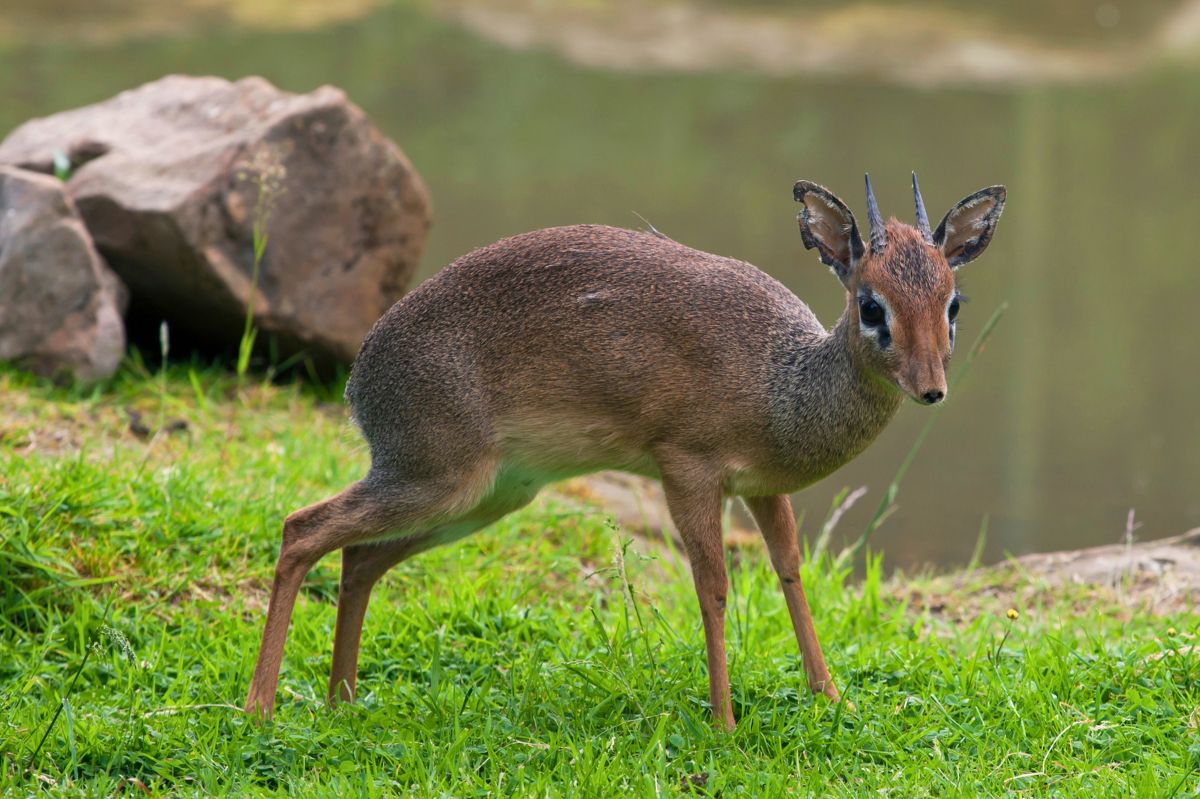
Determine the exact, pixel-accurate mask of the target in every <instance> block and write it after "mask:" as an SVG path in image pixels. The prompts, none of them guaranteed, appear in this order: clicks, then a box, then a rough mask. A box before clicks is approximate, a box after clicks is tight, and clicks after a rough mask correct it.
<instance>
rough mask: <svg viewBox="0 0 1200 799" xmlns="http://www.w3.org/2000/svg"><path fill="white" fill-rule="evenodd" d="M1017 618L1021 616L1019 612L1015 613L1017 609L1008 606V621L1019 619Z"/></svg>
mask: <svg viewBox="0 0 1200 799" xmlns="http://www.w3.org/2000/svg"><path fill="white" fill-rule="evenodd" d="M1019 618H1021V614H1020V613H1017V609H1016V608H1009V609H1008V620H1009V621H1016V620H1017V619H1019Z"/></svg>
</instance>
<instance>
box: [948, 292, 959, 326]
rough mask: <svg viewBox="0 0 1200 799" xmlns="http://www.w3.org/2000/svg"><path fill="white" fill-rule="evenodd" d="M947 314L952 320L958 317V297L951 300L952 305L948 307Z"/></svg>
mask: <svg viewBox="0 0 1200 799" xmlns="http://www.w3.org/2000/svg"><path fill="white" fill-rule="evenodd" d="M946 316H948V317H949V318H950V321H951V322H953V321H954V320H955V319H957V318H958V297H955V298H954V299H952V300H950V307H949V308H947V309H946Z"/></svg>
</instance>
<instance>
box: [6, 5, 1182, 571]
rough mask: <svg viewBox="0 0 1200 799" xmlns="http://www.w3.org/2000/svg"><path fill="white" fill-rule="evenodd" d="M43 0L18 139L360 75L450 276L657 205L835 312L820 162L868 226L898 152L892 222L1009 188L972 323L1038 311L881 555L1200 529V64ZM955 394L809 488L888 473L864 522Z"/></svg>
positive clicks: (962, 398)
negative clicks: (920, 82) (919, 206)
mask: <svg viewBox="0 0 1200 799" xmlns="http://www.w3.org/2000/svg"><path fill="white" fill-rule="evenodd" d="M59 5H62V6H64V8H65V7H69V6H71V5H72V4H71V3H63V2H60V3H59ZM765 5H769V4H765ZM17 6H21V3H20V2H18V3H17ZM17 6H14V8H15V7H17ZM147 7H149V6H147ZM34 8H40V4H36V3H33V2H29V3H28V4H27V8H26V11H27V12H28V13H27V14H26V16H25V17H20V15H19V14H18V15H17V17H19V19H20V22H21V26H23V27H20V26H18V28H17V30H18V31H19V32H20V33H21V34H22V35H21V36H15V35H10V36H8V37H5V35H4V31H5V26H4V25H3V24H0V100H2V102H0V131H7V130H9V129H10V128H12V127H14V126H15V125H17V124H18V123H19V122H21V121H22V120H24V119H26V118H29V117H31V116H37V115H44V114H47V113H51V112H54V111H57V110H61V109H65V108H70V107H74V106H77V105H81V104H84V103H88V102H94V101H98V100H101V99H104V98H107V97H109V96H111V95H112V94H114V93H116V92H118V91H120V90H122V89H125V88H129V87H132V86H135V85H138V84H140V83H142V82H145V81H149V80H153V79H155V78H158V77H160V76H161V75H163V74H165V73H168V72H185V73H193V74H217V75H223V76H226V77H230V78H236V77H241V76H244V75H249V74H260V75H263V76H265V77H267V78H268V79H269V80H271V81H273V82H274V83H276V84H277V85H279V86H282V87H284V88H287V89H291V90H295V91H307V90H310V89H311V88H313V87H315V86H317V85H320V84H322V83H333V84H336V85H338V86H341V87H343V88H344V89H345V90H346V91H347V92H348V94H349V95H350V97H351V98H353V99H354V100H355V101H356V102H358V103H359V104H360V105H361V106H363V107H364V108H365V109H366V110H367V112H368V113H369V114H370V115H371V116H372V118H373V119H374V120H375V121H376V123H377V124H378V125H379V126H380V127H381V128H382V129H383V130H384V131H385V132H387V133H388V134H389V135H391V136H393V137H394V138H395V139H396V140H397V141H398V142H399V143H400V144H401V146H402V147H403V148H404V150H405V151H406V152H407V153H408V155H409V156H410V157H411V158H412V159H413V161H414V163H415V164H416V165H417V167H418V169H419V170H420V171H421V173H422V174H423V176H424V177H425V179H426V181H427V182H428V184H429V186H430V189H431V191H432V194H433V198H434V203H435V214H436V216H435V225H434V229H433V233H432V235H431V238H430V241H429V244H428V247H427V249H426V254H425V258H424V265H423V268H422V275H423V276H424V275H428V274H431V273H432V272H433V271H435V270H436V269H437V268H439V267H441V266H442V265H444V264H446V263H448V262H449V261H451V260H453V258H455V257H456V256H458V255H460V254H462V253H463V252H466V251H467V250H469V249H471V248H473V247H476V246H479V245H482V244H486V243H489V242H491V241H493V240H495V239H497V238H500V237H503V236H506V235H510V234H513V233H518V232H521V231H525V230H530V229H534V228H538V227H546V226H551V225H559V224H568V223H575V222H598V223H607V224H615V225H623V226H629V227H639V226H641V224H642V223H641V222H640V221H639V219H638V218H637V216H635V215H634V212H637V213H639V214H641V215H643V216H644V217H646V218H647V219H649V220H650V221H651V222H652V223H653V224H654V225H655V226H656V227H658V228H659V229H661V230H663V231H665V232H667V233H668V234H670V235H671V236H672V237H674V238H676V239H678V240H680V241H682V242H684V243H687V244H689V245H692V246H695V247H698V248H701V249H706V250H710V251H712V252H717V253H721V254H725V255H732V256H736V257H739V258H743V259H745V260H748V261H751V262H752V263H755V264H757V265H759V266H760V267H762V268H763V269H766V270H767V271H769V272H770V273H771V274H773V275H775V276H777V277H778V278H780V279H781V280H782V281H783V282H784V283H786V284H787V285H788V286H789V287H790V288H792V289H793V290H794V291H796V292H797V294H799V295H800V296H801V297H802V298H803V299H805V300H806V301H807V302H808V303H809V305H810V306H812V308H813V309H814V310H815V311H816V313H817V314H818V316H820V317H821V318H822V320H823V321H825V322H826V323H827V324H831V323H832V322H833V320H834V319H835V318H836V316H837V315H838V314H839V313H840V311H841V307H842V296H841V292H840V287H839V284H838V283H837V281H836V280H835V279H834V278H833V277H832V276H831V275H830V274H829V273H828V271H827V270H826V269H825V268H824V267H823V266H821V265H820V263H819V262H818V261H817V259H816V258H815V256H813V255H812V254H811V253H808V252H806V251H804V249H803V247H802V245H801V243H800V236H799V232H798V230H797V228H796V224H795V221H794V215H795V208H794V204H793V202H792V200H791V185H792V183H793V182H794V181H795V180H796V179H797V178H801V177H804V178H808V179H811V180H815V181H817V182H819V183H823V184H825V185H827V186H830V187H831V188H833V189H834V190H835V191H836V192H838V193H839V194H841V195H842V196H843V197H844V198H845V199H846V200H847V201H848V202H849V203H850V204H851V206H852V207H853V208H855V209H856V211H857V212H858V213H859V215H860V218H861V216H863V211H862V210H861V209H862V206H863V200H862V196H861V189H860V186H861V180H862V173H863V171H864V170H869V171H870V172H871V174H872V177H873V179H874V182H875V184H876V191H877V193H878V195H879V199H880V203H881V205H882V206H883V208H884V211H885V213H892V214H895V215H897V216H899V217H901V218H903V219H911V217H912V206H911V199H910V195H909V189H908V184H907V181H908V173H909V170H911V169H916V170H917V171H918V173H919V175H920V177H921V185H922V189H923V192H924V195H925V199H926V203H927V204H928V205H929V211H930V215H931V216H933V217H934V219H935V220H936V219H937V218H939V217H940V215H941V214H942V213H943V212H944V211H945V210H946V209H947V208H948V207H949V206H950V205H951V204H952V203H954V202H956V201H957V200H958V199H960V198H961V197H963V196H965V195H966V194H968V193H970V192H972V191H974V190H975V189H978V188H980V187H982V186H986V185H990V184H992V183H1005V184H1007V186H1008V189H1009V205H1008V210H1007V211H1006V213H1005V216H1004V218H1003V219H1002V221H1001V223H1000V226H999V229H998V232H997V234H996V238H995V240H994V242H993V244H992V246H991V247H990V249H989V251H988V252H987V253H986V254H985V255H984V256H983V257H982V258H981V259H980V260H979V261H977V262H975V263H972V264H970V265H968V266H966V267H964V268H963V271H962V278H963V285H964V288H965V291H966V293H967V295H968V296H969V297H970V299H971V302H970V304H969V305H967V306H966V307H965V308H964V310H963V313H962V316H961V322H960V328H959V338H960V342H962V343H964V344H965V343H967V342H970V341H972V340H973V339H974V337H975V335H976V334H977V332H978V330H979V328H980V326H981V325H982V324H983V322H984V321H985V320H986V319H987V318H988V316H990V315H991V313H992V311H993V310H994V309H995V308H996V307H997V306H998V305H999V304H1000V303H1001V302H1008V303H1009V304H1010V310H1009V312H1008V313H1007V315H1006V316H1005V318H1004V320H1003V321H1002V322H1001V324H1000V326H999V328H998V329H997V331H996V333H995V335H994V336H993V338H992V341H991V343H990V344H989V346H988V348H987V349H986V351H985V352H984V353H983V354H982V356H981V357H980V358H979V360H978V362H977V364H976V366H975V369H974V371H973V372H972V374H971V376H970V379H969V380H968V381H967V382H966V384H965V385H964V386H963V387H962V388H961V389H960V390H959V391H958V392H957V395H956V396H954V397H953V398H952V399H951V402H950V404H949V405H948V406H947V407H946V409H945V412H944V414H943V417H942V419H941V420H940V421H939V423H938V425H937V426H936V427H935V429H934V430H933V433H932V435H931V436H930V438H929V440H928V442H927V445H926V447H925V449H924V450H923V451H922V452H921V454H920V456H919V458H918V460H917V461H916V463H915V465H914V467H913V468H912V470H911V471H910V473H909V475H908V477H907V479H906V480H905V482H904V484H903V487H902V489H901V492H900V494H899V498H898V501H899V505H900V507H899V510H898V511H897V512H896V513H895V514H894V515H893V516H891V517H890V518H889V519H888V521H887V522H886V524H885V525H884V527H883V528H882V529H881V530H880V531H879V533H878V535H877V538H876V546H878V547H879V548H882V549H883V550H884V551H885V553H886V555H887V557H888V559H889V562H890V563H891V564H893V565H898V566H904V567H909V568H911V567H916V566H921V565H925V564H939V565H950V564H954V563H961V562H963V561H965V560H966V559H967V558H968V557H969V556H970V554H971V551H972V549H973V548H974V546H975V543H976V540H977V538H978V535H979V531H980V528H981V525H982V524H983V522H984V520H985V519H986V520H987V528H988V535H987V546H986V549H985V557H986V558H987V559H988V560H996V559H998V558H1001V557H1003V556H1004V555H1005V554H1006V553H1017V554H1019V553H1023V552H1028V551H1035V550H1050V549H1059V548H1070V547H1079V546H1086V545H1091V544H1099V543H1108V542H1112V541H1115V540H1117V539H1119V537H1120V535H1121V533H1122V531H1123V529H1124V524H1125V518H1126V514H1127V512H1128V510H1129V509H1130V508H1136V510H1137V517H1138V519H1139V520H1140V521H1141V522H1143V524H1144V526H1143V527H1142V528H1141V530H1139V533H1138V534H1139V536H1140V537H1143V538H1153V537H1158V536H1164V535H1170V534H1174V533H1179V532H1183V531H1184V530H1186V529H1189V528H1191V527H1195V526H1197V525H1200V492H1198V491H1197V487H1198V486H1200V413H1197V397H1200V374H1198V370H1197V357H1196V354H1195V352H1196V334H1195V330H1194V325H1193V318H1194V315H1195V309H1196V308H1197V307H1198V306H1200V264H1198V263H1197V258H1196V252H1197V245H1196V244H1195V235H1196V227H1195V220H1196V219H1197V218H1200V191H1198V190H1197V186H1196V176H1197V175H1200V154H1198V152H1197V148H1196V147H1195V142H1197V141H1200V114H1197V113H1196V112H1195V109H1196V108H1197V107H1198V104H1200V80H1198V78H1197V75H1196V74H1195V73H1194V72H1192V71H1190V70H1188V69H1185V68H1183V67H1175V68H1160V69H1157V70H1150V71H1143V72H1140V73H1137V74H1130V75H1129V76H1127V77H1126V78H1124V79H1122V80H1120V81H1108V82H1107V84H1105V85H1077V86H1074V87H1072V86H1059V87H1053V86H1041V87H1039V86H1023V87H1018V88H1004V87H999V88H986V89H979V88H976V89H962V88H942V89H936V90H934V89H909V88H898V87H896V86H892V85H885V84H882V83H878V82H874V81H870V80H867V79H862V78H836V77H826V78H814V77H812V76H806V77H765V76H760V75H754V74H749V73H738V72H710V73H703V74H691V75H679V74H659V75H646V74H638V73H636V72H611V71H600V70H590V69H585V68H581V67H573V66H570V65H567V64H565V63H564V62H563V61H561V60H560V59H558V58H557V57H555V56H553V55H550V54H546V53H527V52H526V53H522V52H513V51H509V50H506V49H503V48H500V47H498V46H495V45H492V44H489V43H487V42H484V41H482V40H480V39H479V38H477V37H475V36H474V35H472V34H469V33H467V32H464V31H463V30H461V29H459V28H457V27H455V26H453V25H450V24H448V23H445V22H440V21H436V20H433V19H431V18H429V17H428V16H426V15H425V14H423V13H422V12H419V11H415V10H410V9H405V8H383V9H379V10H376V11H374V12H371V13H370V14H368V15H367V16H365V17H359V18H357V19H354V20H351V21H348V22H346V23H343V24H338V25H333V26H325V27H321V28H317V29H313V30H304V29H293V30H270V29H265V28H258V29H253V28H252V27H250V26H246V25H235V24H231V23H230V22H229V21H228V19H224V18H221V17H219V16H215V17H211V18H210V17H208V16H196V17H193V18H187V24H184V23H181V22H179V21H175V22H174V23H173V24H174V25H175V27H174V28H172V29H171V30H170V31H163V30H160V29H158V28H153V27H152V26H151V28H148V30H153V31H157V32H153V33H150V34H147V35H144V36H142V37H140V38H134V39H129V38H127V37H125V36H124V35H123V34H121V35H118V34H116V33H111V32H108V31H106V29H104V28H103V24H102V21H99V20H98V21H97V22H96V25H97V29H96V30H95V31H92V32H91V33H94V35H83V34H80V35H71V36H67V35H59V33H61V30H62V28H57V27H55V25H54V19H52V18H50V17H45V16H41V17H39V16H37V15H36V14H34V12H32V11H30V10H29V9H34ZM7 13H10V12H0V23H3V22H4V21H5V14H7ZM12 18H13V17H11V16H10V17H9V20H8V21H10V22H11V19H12ZM31 20H32V21H31ZM1056 24H1057V23H1056ZM39 26H43V27H42V28H39ZM269 27H270V26H268V28H269ZM43 29H44V31H45V36H44V37H39V36H30V35H28V34H29V32H30V31H31V30H32V31H34V32H36V31H38V30H43ZM110 33H111V35H109V34H110ZM18 42H19V43H18ZM961 354H962V352H961V350H960V358H961ZM952 371H953V367H952ZM926 413H928V411H927V410H925V409H922V408H918V407H916V406H915V405H906V406H905V407H904V408H903V409H902V410H901V412H900V414H899V416H898V418H897V419H896V421H895V422H894V423H893V425H892V426H891V428H890V429H889V430H888V431H886V432H885V434H884V435H883V436H882V438H881V439H880V440H879V441H878V442H877V443H876V444H875V445H874V446H873V447H871V448H870V449H869V450H868V451H867V452H866V453H865V454H864V455H862V456H861V457H860V458H859V459H858V460H857V461H856V462H854V463H852V464H851V465H849V466H848V467H846V468H845V469H843V470H842V471H841V472H839V473H837V474H835V475H834V476H833V477H831V478H829V479H827V480H826V481H824V482H823V483H820V484H818V485H816V486H813V487H811V488H809V489H808V490H806V491H805V492H803V493H802V494H801V495H800V497H799V501H798V507H802V508H803V509H804V510H805V511H806V513H807V515H808V519H809V522H808V524H807V527H808V529H809V530H812V529H813V528H814V527H815V526H816V525H817V524H818V522H819V519H820V518H821V517H822V516H823V515H824V513H825V511H826V509H827V507H828V505H829V502H830V499H831V497H832V496H833V495H834V494H835V493H836V492H837V491H838V490H839V489H841V488H842V487H844V486H850V487H857V486H860V485H866V486H868V487H869V489H870V492H869V494H868V495H867V497H866V498H865V499H864V500H863V501H861V502H860V503H859V505H858V506H857V507H855V508H854V509H853V510H852V511H851V512H850V513H849V514H847V516H846V517H845V518H844V520H843V522H842V531H843V532H844V533H845V534H846V535H848V536H850V535H857V533H858V532H859V531H860V530H861V529H862V527H863V526H864V525H865V523H866V520H867V519H868V518H869V516H870V513H871V511H872V510H873V509H874V506H875V504H876V503H877V502H878V501H879V497H880V495H881V493H882V491H883V490H884V488H885V487H886V485H887V483H888V481H889V480H890V478H891V476H892V474H893V473H894V471H895V469H896V467H897V465H898V464H899V462H900V461H901V459H902V458H903V456H904V454H905V452H906V451H907V449H908V447H909V445H910V443H911V442H912V440H913V438H914V437H915V435H916V433H917V430H918V429H919V428H920V426H921V424H922V423H923V422H924V420H925V418H926Z"/></svg>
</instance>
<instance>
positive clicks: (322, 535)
mask: <svg viewBox="0 0 1200 799" xmlns="http://www.w3.org/2000/svg"><path fill="white" fill-rule="evenodd" d="M414 496H417V495H416V494H414ZM421 507H422V506H421V504H420V501H419V499H418V500H417V501H416V502H413V501H411V498H410V501H407V502H404V501H397V500H396V499H395V498H394V496H390V495H388V494H387V493H384V492H381V491H380V490H379V489H378V487H377V486H375V485H372V484H370V483H368V482H367V481H362V482H359V483H355V484H354V485H352V486H351V487H350V488H348V489H346V490H345V491H343V492H342V493H341V494H338V495H337V496H335V497H332V498H331V499H327V500H325V501H324V502H318V503H317V504H315V505H310V506H308V507H307V508H303V509H302V510H298V511H296V512H295V513H293V514H292V515H290V516H288V518H287V520H286V521H285V522H284V524H283V541H282V543H281V544H280V547H279V561H278V562H277V563H276V565H275V580H274V582H273V583H272V585H271V599H270V604H269V605H268V606H267V621H266V624H265V625H264V627H263V636H262V644H261V646H260V648H259V651H258V662H257V663H256V664H255V666H254V677H253V679H252V680H251V681H250V691H249V693H248V694H247V696H246V712H247V713H253V714H256V715H259V716H264V717H270V716H271V715H272V713H273V712H274V707H275V691H276V688H277V686H278V681H279V665H280V662H281V661H282V660H283V647H284V643H285V642H286V640H287V631H288V625H289V623H290V622H291V618H292V608H293V607H294V605H295V603H296V595H297V594H298V593H299V592H300V585H301V583H303V581H304V577H305V575H306V574H308V572H309V570H310V569H311V568H312V567H313V565H314V564H315V563H316V562H317V561H318V560H320V559H321V557H322V556H323V555H325V554H326V553H329V552H332V551H333V550H335V549H339V548H341V547H344V546H346V545H347V544H352V543H354V542H355V541H361V540H363V539H370V538H374V537H377V536H380V535H383V534H385V533H387V532H389V531H391V530H395V529H398V528H399V529H403V528H404V527H405V526H406V522H407V521H411V519H412V518H413V515H414V513H419V512H420V509H421Z"/></svg>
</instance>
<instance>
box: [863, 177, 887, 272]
mask: <svg viewBox="0 0 1200 799" xmlns="http://www.w3.org/2000/svg"><path fill="white" fill-rule="evenodd" d="M863 178H864V179H865V180H866V183H867V225H868V227H870V229H871V252H875V253H879V252H883V250H884V248H885V247H887V230H885V229H884V227H883V217H882V216H881V215H880V213H879V203H877V202H875V191H874V190H873V189H872V188H871V176H870V175H869V174H865V173H864V174H863Z"/></svg>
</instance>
